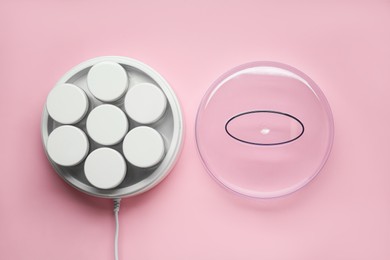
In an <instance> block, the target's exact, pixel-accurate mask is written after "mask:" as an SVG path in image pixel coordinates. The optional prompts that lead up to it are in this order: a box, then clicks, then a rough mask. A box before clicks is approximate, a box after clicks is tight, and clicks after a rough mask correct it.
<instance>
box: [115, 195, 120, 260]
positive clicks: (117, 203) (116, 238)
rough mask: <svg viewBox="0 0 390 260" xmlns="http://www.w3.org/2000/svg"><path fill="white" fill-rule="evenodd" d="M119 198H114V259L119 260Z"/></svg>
mask: <svg viewBox="0 0 390 260" xmlns="http://www.w3.org/2000/svg"><path fill="white" fill-rule="evenodd" d="M120 206H121V199H119V198H118V199H114V215H115V239H114V255H115V260H119V256H118V237H119V208H120Z"/></svg>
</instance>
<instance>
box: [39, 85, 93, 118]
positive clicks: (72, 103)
mask: <svg viewBox="0 0 390 260" xmlns="http://www.w3.org/2000/svg"><path fill="white" fill-rule="evenodd" d="M46 108H47V112H48V113H49V115H50V116H51V118H53V119H54V120H55V121H57V122H59V123H61V124H75V123H77V122H79V121H80V120H81V119H82V118H83V117H84V116H85V114H86V113H87V110H88V98H87V95H86V94H85V92H84V91H83V90H82V89H81V88H79V87H77V86H75V85H73V84H69V83H64V84H61V85H58V86H56V87H55V88H53V89H52V90H51V91H50V93H49V95H48V97H47V100H46Z"/></svg>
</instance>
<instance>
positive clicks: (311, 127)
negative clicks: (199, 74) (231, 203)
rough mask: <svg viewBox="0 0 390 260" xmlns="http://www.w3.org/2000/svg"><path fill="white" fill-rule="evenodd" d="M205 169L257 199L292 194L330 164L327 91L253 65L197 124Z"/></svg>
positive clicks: (232, 78) (207, 100)
mask: <svg viewBox="0 0 390 260" xmlns="http://www.w3.org/2000/svg"><path fill="white" fill-rule="evenodd" d="M195 127H196V129H195V130H196V142H197V146H198V150H199V153H200V156H201V158H202V160H203V163H204V165H205V167H206V169H207V170H208V172H209V173H210V174H211V176H212V177H214V179H215V180H217V181H218V182H219V183H220V184H222V185H223V186H224V187H225V188H227V189H229V190H232V191H234V192H237V193H239V194H242V195H246V196H249V197H255V198H273V197H279V196H283V195H286V194H289V193H292V192H294V191H296V190H298V189H299V188H301V187H303V186H304V185H305V184H307V183H308V182H309V181H310V180H312V179H313V178H314V177H315V176H316V175H317V174H318V172H319V171H320V170H321V168H322V167H323V165H324V164H325V162H326V160H327V158H328V156H329V153H330V150H331V147H332V142H333V131H334V126H333V117H332V112H331V109H330V107H329V104H328V102H327V100H326V98H325V96H324V94H323V93H322V91H321V90H320V88H319V87H318V86H317V85H316V84H315V83H314V81H313V80H311V79H310V78H309V77H308V76H306V75H305V74H304V73H302V72H301V71H299V70H297V69H295V68H293V67H291V66H288V65H285V64H281V63H276V62H252V63H247V64H244V65H241V66H238V67H236V68H233V69H232V70H230V71H228V72H226V73H225V74H223V75H222V76H221V77H219V78H218V79H217V80H216V81H215V82H214V83H213V84H212V86H211V87H210V88H209V89H208V91H207V92H206V94H205V95H204V97H203V99H202V101H201V104H200V106H199V110H198V115H197V119H196V126H195Z"/></svg>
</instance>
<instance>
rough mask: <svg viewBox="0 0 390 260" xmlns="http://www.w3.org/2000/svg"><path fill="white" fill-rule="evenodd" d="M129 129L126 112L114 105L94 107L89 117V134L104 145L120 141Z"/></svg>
mask: <svg viewBox="0 0 390 260" xmlns="http://www.w3.org/2000/svg"><path fill="white" fill-rule="evenodd" d="M128 129H129V123H128V121H127V117H126V115H125V113H124V112H123V111H122V110H120V109H119V108H118V107H116V106H113V105H109V104H105V105H100V106H98V107H96V108H94V109H93V110H92V111H91V113H89V115H88V118H87V132H88V135H89V136H90V137H91V138H92V139H93V140H94V141H95V142H97V143H99V144H102V145H114V144H117V143H119V142H120V141H121V140H122V139H123V137H124V136H125V134H126V133H127V131H128Z"/></svg>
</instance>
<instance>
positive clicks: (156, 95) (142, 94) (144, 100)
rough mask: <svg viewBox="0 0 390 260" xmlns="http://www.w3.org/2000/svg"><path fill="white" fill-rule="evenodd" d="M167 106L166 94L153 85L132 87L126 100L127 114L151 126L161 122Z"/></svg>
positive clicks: (142, 84) (146, 84)
mask: <svg viewBox="0 0 390 260" xmlns="http://www.w3.org/2000/svg"><path fill="white" fill-rule="evenodd" d="M166 106H167V99H166V97H165V95H164V93H163V92H162V91H161V89H160V88H158V87H157V86H155V85H153V84H151V83H140V84H137V85H135V86H133V87H131V88H130V89H129V91H128V92H127V94H126V98H125V110H126V113H127V114H128V115H129V117H130V118H131V119H133V120H134V121H136V122H138V123H140V124H151V123H154V122H156V121H157V120H159V119H160V118H161V117H162V115H163V114H164V112H165V109H166Z"/></svg>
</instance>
